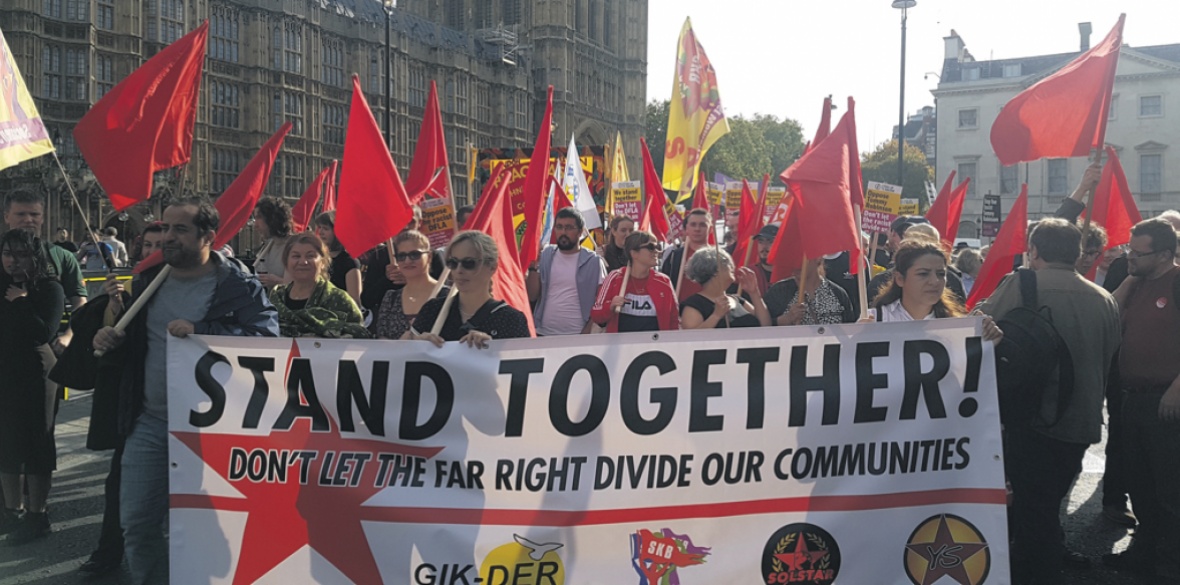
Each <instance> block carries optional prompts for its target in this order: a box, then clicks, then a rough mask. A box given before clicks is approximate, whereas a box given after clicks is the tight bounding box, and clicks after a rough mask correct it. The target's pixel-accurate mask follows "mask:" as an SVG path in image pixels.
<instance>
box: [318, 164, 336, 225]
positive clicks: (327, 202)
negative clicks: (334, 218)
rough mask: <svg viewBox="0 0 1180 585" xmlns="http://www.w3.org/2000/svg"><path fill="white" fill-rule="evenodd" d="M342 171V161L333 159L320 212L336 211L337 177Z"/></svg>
mask: <svg viewBox="0 0 1180 585" xmlns="http://www.w3.org/2000/svg"><path fill="white" fill-rule="evenodd" d="M339 172H340V161H338V160H334V161H332V170H331V171H329V172H328V184H327V185H326V186H325V189H324V204H323V205H322V206H320V213H327V212H329V211H336V177H337V173H339Z"/></svg>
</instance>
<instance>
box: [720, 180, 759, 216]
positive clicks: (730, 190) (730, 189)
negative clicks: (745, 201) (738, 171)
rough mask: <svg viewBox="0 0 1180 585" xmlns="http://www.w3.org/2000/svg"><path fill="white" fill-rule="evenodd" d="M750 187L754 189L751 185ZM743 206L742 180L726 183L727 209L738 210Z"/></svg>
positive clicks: (727, 210)
mask: <svg viewBox="0 0 1180 585" xmlns="http://www.w3.org/2000/svg"><path fill="white" fill-rule="evenodd" d="M750 189H754V186H753V185H750ZM741 208H742V182H741V181H731V182H729V183H726V184H725V211H726V212H729V211H737V210H740V209H741Z"/></svg>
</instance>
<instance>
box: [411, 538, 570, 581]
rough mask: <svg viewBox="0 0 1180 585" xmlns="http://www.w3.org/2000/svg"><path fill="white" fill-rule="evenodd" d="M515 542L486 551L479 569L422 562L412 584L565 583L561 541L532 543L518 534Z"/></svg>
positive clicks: (468, 566) (451, 564)
mask: <svg viewBox="0 0 1180 585" xmlns="http://www.w3.org/2000/svg"><path fill="white" fill-rule="evenodd" d="M512 538H513V540H515V542H509V543H507V544H502V545H500V546H498V547H496V548H494V549H492V551H491V552H489V553H488V555H487V556H486V557H484V559H483V562H482V563H480V565H479V571H478V572H476V571H475V567H474V566H473V565H470V564H461V563H450V564H442V565H435V564H430V563H424V564H421V565H418V567H417V568H416V569H414V583H415V585H565V563H564V562H563V561H562V560H561V556H560V555H558V554H557V551H558V550H559V549H561V548H562V547H563V546H565V545H563V544H562V543H560V542H546V543H539V542H533V541H531V540H529V539H527V538H525V537H523V536H520V535H519V534H513V535H512Z"/></svg>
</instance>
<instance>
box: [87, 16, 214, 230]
mask: <svg viewBox="0 0 1180 585" xmlns="http://www.w3.org/2000/svg"><path fill="white" fill-rule="evenodd" d="M208 32H209V21H207V20H206V21H205V22H204V23H202V24H201V26H199V27H197V29H196V30H194V31H193V32H191V33H189V34H187V35H185V36H184V37H182V38H180V39H179V40H177V41H176V42H174V43H172V44H171V45H168V46H167V47H165V48H164V50H162V51H160V52H159V53H157V54H156V56H155V57H152V58H151V59H148V60H147V62H146V63H144V64H143V65H141V66H140V67H139V69H136V70H135V71H133V72H132V73H131V75H128V76H127V78H126V79H124V80H123V81H121V82H119V84H118V85H116V86H115V87H114V88H112V89H111V90H110V91H108V92H107V93H106V95H104V96H103V97H102V99H100V100H98V103H96V104H94V106H93V107H91V108H90V111H89V112H87V113H86V115H85V116H83V117H82V119H81V120H79V121H78V124H77V125H76V126H74V142H75V143H77V145H78V150H79V151H80V152H81V153H82V157H83V158H85V159H86V163H87V164H88V165H90V168H91V170H93V171H94V177H95V178H96V179H98V183H99V184H100V185H102V188H103V189H104V190H106V192H107V196H108V197H110V199H111V204H112V205H114V207H115V210H116V211H122V210H124V209H127V208H128V207H131V206H132V205H135V204H136V203H139V202H142V201H147V200H148V198H150V197H151V195H152V174H153V173H155V172H156V171H159V170H163V169H167V168H171V167H174V166H176V165H180V164H184V163H186V162H188V161H189V159H191V158H192V152H193V123H194V122H196V120H197V95H198V93H199V91H200V89H201V72H202V70H203V68H204V64H205V40H206V39H207V38H208Z"/></svg>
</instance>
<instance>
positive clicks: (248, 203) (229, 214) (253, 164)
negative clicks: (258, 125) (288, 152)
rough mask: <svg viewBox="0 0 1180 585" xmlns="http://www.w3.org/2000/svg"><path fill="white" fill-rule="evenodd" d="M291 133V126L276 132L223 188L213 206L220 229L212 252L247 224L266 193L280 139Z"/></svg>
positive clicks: (226, 242)
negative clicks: (263, 193)
mask: <svg viewBox="0 0 1180 585" xmlns="http://www.w3.org/2000/svg"><path fill="white" fill-rule="evenodd" d="M290 131H291V123H290V122H286V123H284V124H283V127H282V128H279V131H278V132H275V133H274V135H273V136H271V137H270V140H267V141H266V144H263V145H262V148H260V149H259V150H258V153H257V154H255V155H254V158H252V159H250V162H249V163H247V164H246V168H244V169H242V174H240V175H238V178H236V179H234V182H232V183H230V184H229V187H226V188H225V192H223V193H222V194H221V196H220V197H218V198H217V201H215V202H214V203H213V205H214V206H215V207H217V213H218V214H220V215H221V226H220V227H218V228H217V237H215V238H213V249H214V250H220V249H221V247H222V246H224V245H226V244H228V243H229V241H230V240H231V239H233V237H234V236H235V235H237V233H238V232H239V231H241V230H242V228H243V227H245V225H246V222H247V221H250V214H252V213H254V206H255V205H258V198H259V197H262V192H263V191H265V190H266V183H267V181H269V180H270V171H271V169H273V168H274V165H275V156H276V155H278V154H279V149H280V148H282V147H283V139H284V138H286V137H287V133H288V132H290Z"/></svg>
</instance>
